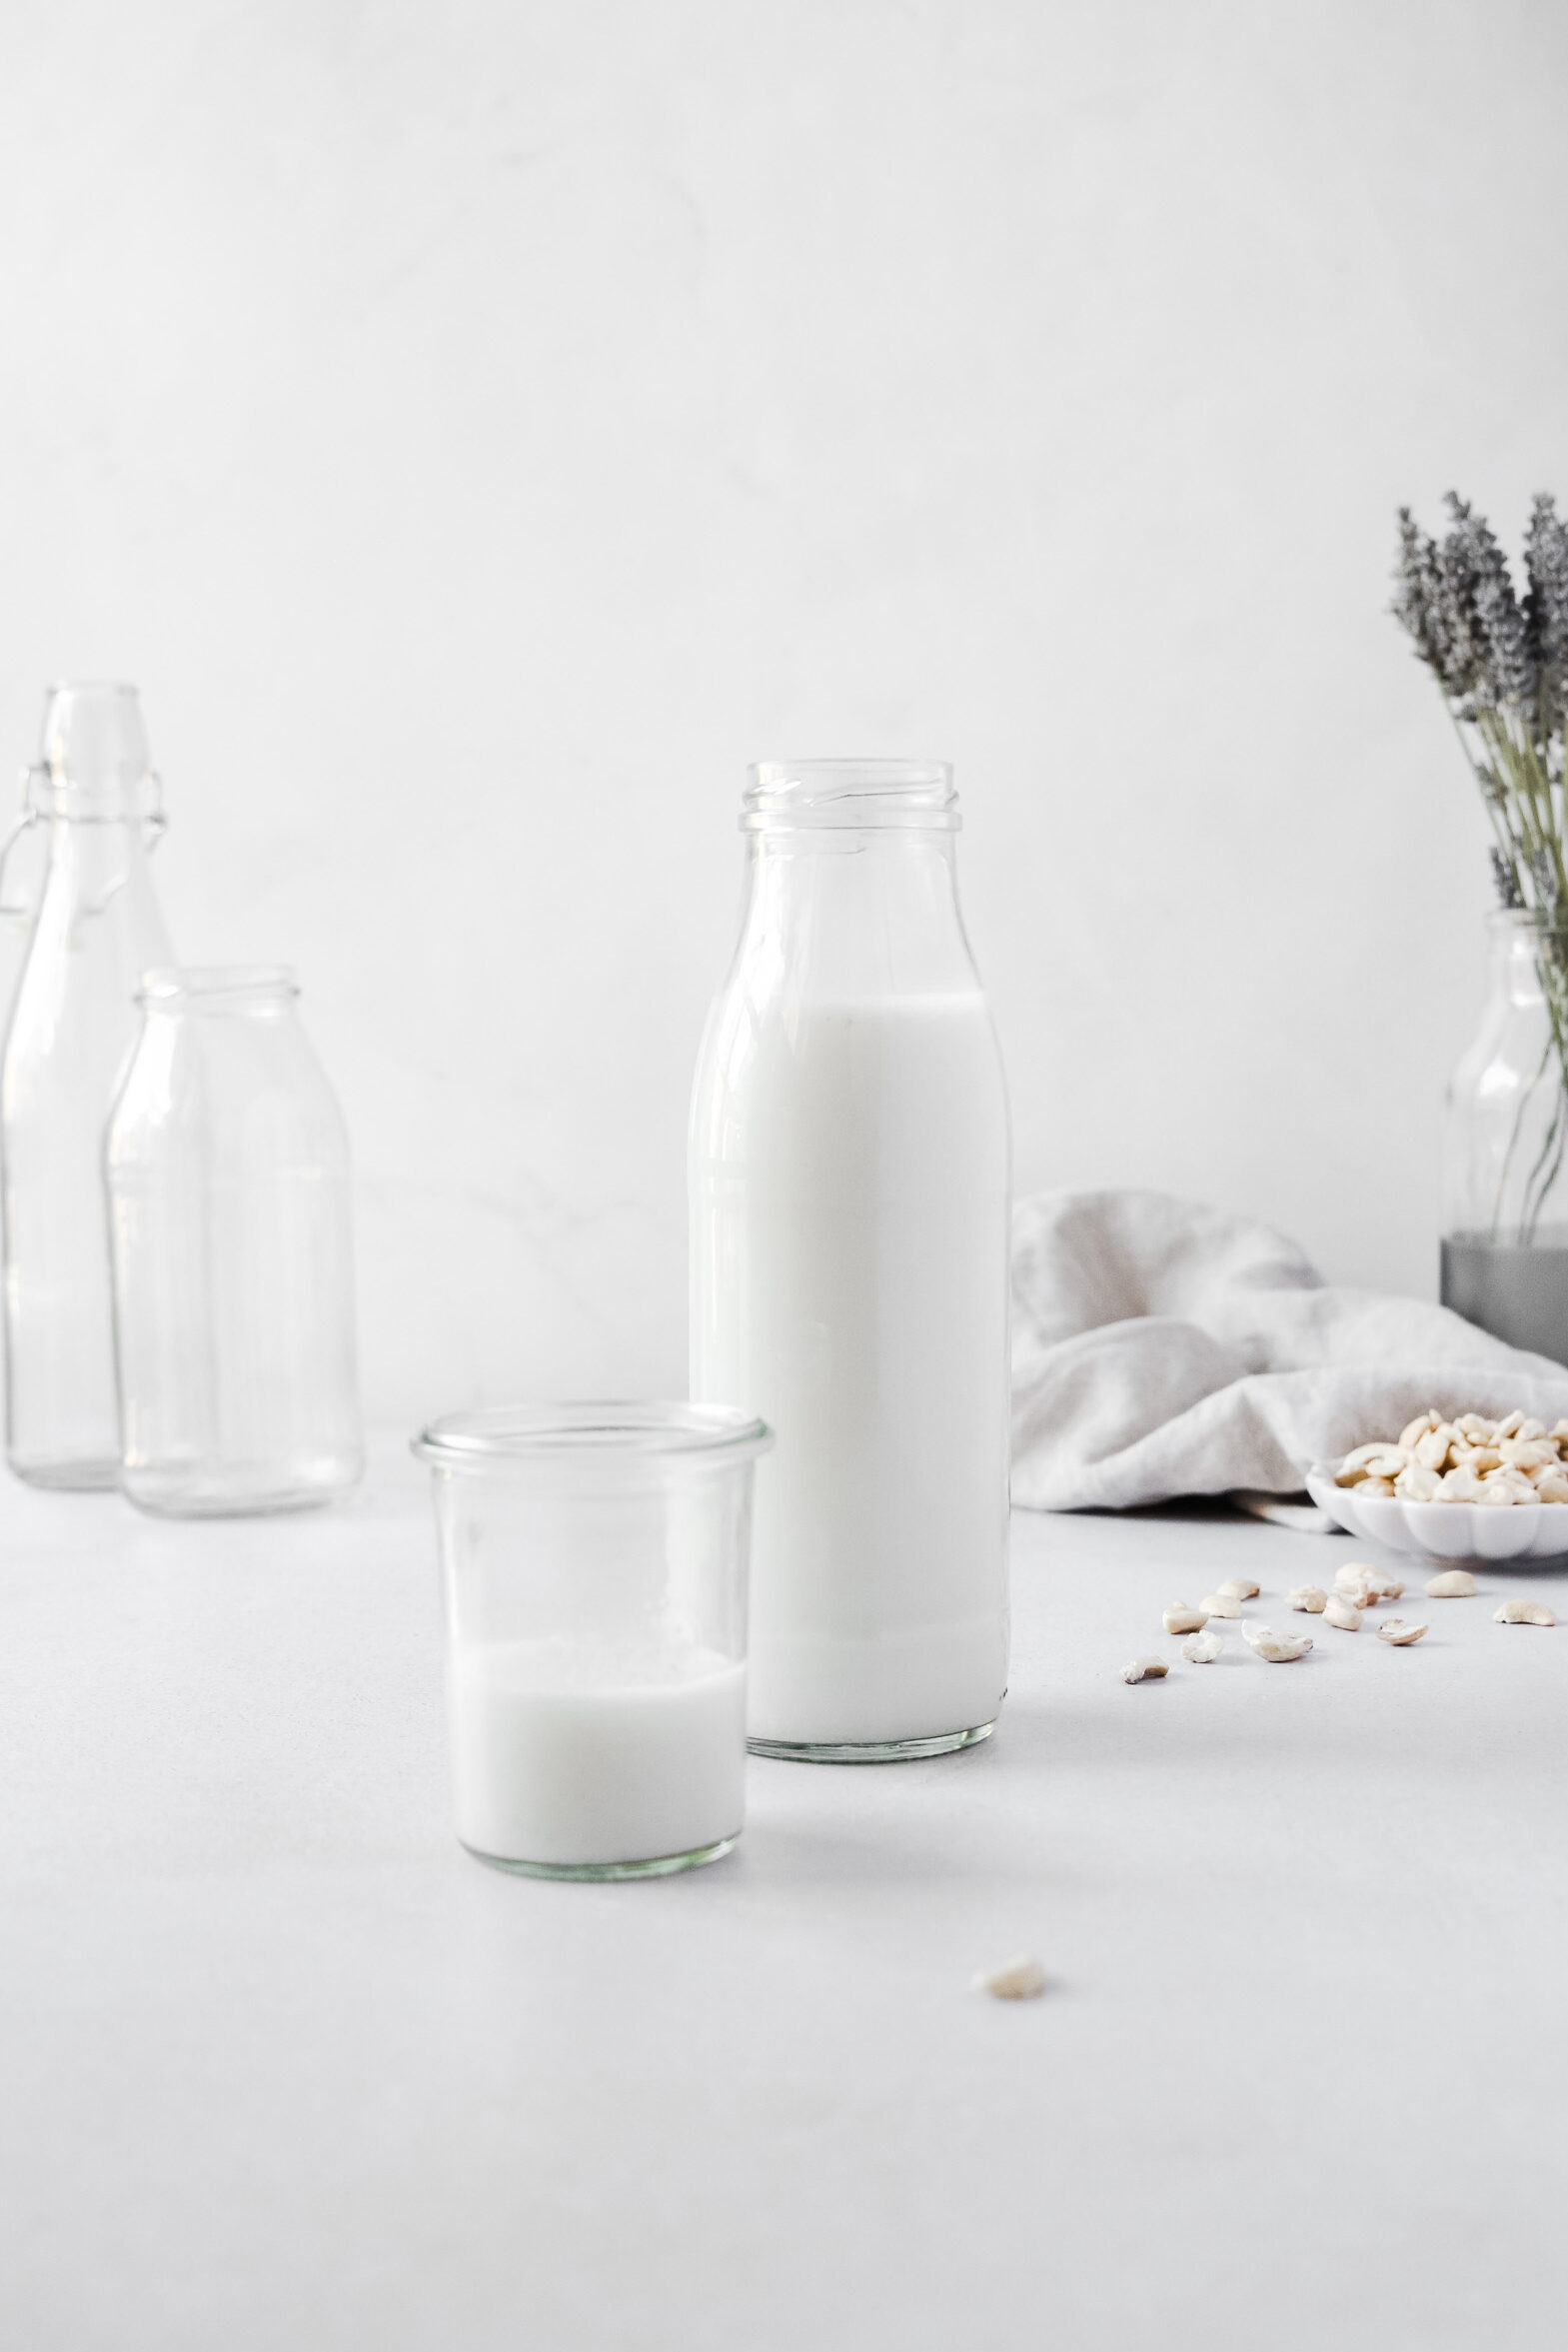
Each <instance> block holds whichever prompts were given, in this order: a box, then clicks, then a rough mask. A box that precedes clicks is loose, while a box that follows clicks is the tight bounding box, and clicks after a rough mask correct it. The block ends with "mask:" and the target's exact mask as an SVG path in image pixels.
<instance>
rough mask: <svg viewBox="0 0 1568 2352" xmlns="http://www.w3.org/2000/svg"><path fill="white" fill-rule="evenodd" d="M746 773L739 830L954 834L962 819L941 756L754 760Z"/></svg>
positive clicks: (947, 764)
mask: <svg viewBox="0 0 1568 2352" xmlns="http://www.w3.org/2000/svg"><path fill="white" fill-rule="evenodd" d="M747 773H748V776H749V778H750V782H749V784H748V786H747V789H746V792H745V793H744V794H743V796H742V805H743V808H744V810H745V815H744V816H743V817H742V819H741V825H742V829H743V831H749V832H760V831H764V830H774V829H778V828H784V827H791V826H833V827H849V828H852V829H870V828H877V829H879V828H882V827H888V828H899V827H902V828H908V827H924V828H929V829H932V830H936V831H940V832H946V833H955V832H956V831H957V830H958V827H959V825H960V823H961V819H960V818H959V816H958V812H957V806H956V804H957V798H958V796H957V794H956V792H955V791H954V789H953V782H952V766H951V763H950V762H949V761H946V760H905V759H881V758H875V759H860V758H848V759H810V760H757V761H754V762H753V764H752V766H751V768H750V769H749V770H748V772H747Z"/></svg>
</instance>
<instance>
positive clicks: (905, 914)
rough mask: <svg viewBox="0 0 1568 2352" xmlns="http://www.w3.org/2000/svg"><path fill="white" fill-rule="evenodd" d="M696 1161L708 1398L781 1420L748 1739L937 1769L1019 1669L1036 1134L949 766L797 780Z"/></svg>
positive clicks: (771, 1479)
mask: <svg viewBox="0 0 1568 2352" xmlns="http://www.w3.org/2000/svg"><path fill="white" fill-rule="evenodd" d="M741 822H742V828H743V831H744V832H745V834H746V836H747V841H748V853H749V888H748V892H747V900H746V907H745V913H744V917H743V922H742V930H741V943H740V947H739V949H738V951H737V954H736V958H735V963H734V965H733V967H732V969H731V972H730V976H729V978H728V980H727V981H726V983H725V986H724V988H723V990H722V991H721V993H720V996H719V998H718V1000H717V1002H716V1003H715V1005H714V1008H713V1011H712V1013H711V1015H710V1017H709V1023H708V1030H707V1034H706V1036H705V1039H704V1042H703V1048H702V1053H701V1056H700V1059H699V1063H698V1072H697V1084H696V1088H695V1092H694V1099H693V1107H692V1132H691V1156H690V1180H691V1218H692V1268H691V1271H692V1394H693V1397H694V1398H695V1399H697V1400H699V1401H701V1402H703V1403H713V1404H733V1405H740V1406H743V1407H744V1408H745V1409H746V1410H747V1411H749V1412H756V1413H760V1414H761V1415H762V1416H763V1417H764V1418H765V1419H766V1420H767V1421H768V1423H769V1424H770V1426H771V1427H773V1428H774V1429H775V1430H776V1431H777V1433H778V1447H777V1450H776V1452H775V1453H774V1454H773V1455H772V1457H771V1458H770V1459H768V1460H767V1461H764V1462H761V1463H759V1465H758V1478H757V1495H756V1518H755V1523H754V1534H753V1544H752V1618H751V1662H750V1669H749V1671H750V1696H749V1702H748V1727H749V1732H750V1736H751V1744H752V1746H753V1748H754V1749H755V1750H757V1751H758V1752H760V1753H763V1754H768V1755H784V1756H802V1757H812V1756H815V1757H833V1756H839V1757H844V1758H849V1759H859V1758H864V1759H873V1758H876V1757H881V1756H888V1757H890V1756H898V1755H931V1754H935V1753H938V1752H939V1751H941V1750H943V1749H946V1748H953V1747H962V1746H966V1745H968V1744H969V1743H970V1742H971V1741H973V1740H975V1739H981V1738H983V1737H984V1736H985V1735H986V1733H987V1732H988V1731H989V1730H990V1729H991V1727H992V1725H993V1724H994V1722H995V1718H996V1712H997V1708H998V1706H999V1705H1000V1702H1001V1696H1002V1692H1003V1689H1004V1687H1005V1684H1006V1678H1007V1432H1008V1383H1007V1293H1008V1222H1009V1216H1008V1207H1009V1202H1008V1184H1009V1168H1008V1128H1007V1099H1006V1089H1005V1083H1004V1080H1003V1077H1002V1069H1001V1057H1000V1054H999V1051H998V1048H997V1044H996V1037H995V1033H994V1031H993V1030H992V1027H991V1022H990V1016H989V1013H988V1012H987V1009H986V1004H985V999H984V996H983V994H982V993H981V989H980V984H979V979H978V977H977V975H976V973H975V969H974V965H973V961H972V959H971V957H970V954H969V948H968V942H967V941H966V939H965V938H964V933H963V926H962V922H961V920H960V918H959V914H958V902H957V896H956V890H955V885H954V873H953V848H954V836H955V834H956V832H957V829H958V823H959V820H958V815H957V811H956V809H955V807H954V794H953V790H952V783H951V776H950V772H949V770H948V769H947V768H946V767H945V766H943V765H941V764H940V763H936V762H926V761H902V760H896V761H895V760H809V761H777V762H776V761H769V762H765V763H763V764H762V765H761V766H759V767H756V768H754V769H753V771H752V783H751V789H750V790H749V791H748V793H747V795H746V800H745V814H744V816H743V818H742V821H741Z"/></svg>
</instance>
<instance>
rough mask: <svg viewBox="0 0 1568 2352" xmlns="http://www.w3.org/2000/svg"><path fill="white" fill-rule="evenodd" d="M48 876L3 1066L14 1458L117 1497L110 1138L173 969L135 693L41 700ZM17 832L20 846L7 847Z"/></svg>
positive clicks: (39, 1473) (40, 799)
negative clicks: (164, 968) (153, 986)
mask: <svg viewBox="0 0 1568 2352" xmlns="http://www.w3.org/2000/svg"><path fill="white" fill-rule="evenodd" d="M35 825H38V826H42V827H44V828H45V829H46V832H47V842H48V863H47V866H46V868H45V872H44V880H43V890H42V896H41V898H40V901H39V905H38V912H37V915H36V917H35V919H34V922H33V928H32V937H31V939H30V941H29V943H28V949H27V954H26V958H25V960H24V962H23V965H22V970H21V976H20V978H19V980H18V983H17V991H16V997H15V1001H14V1003H13V1006H12V1010H11V1020H10V1026H9V1028H8V1030H7V1033H6V1040H5V1053H4V1061H3V1065H0V1155H3V1187H0V1188H3V1201H4V1250H5V1351H6V1452H7V1457H8V1459H9V1461H10V1464H11V1467H12V1469H13V1470H15V1471H16V1472H17V1473H18V1475H19V1476H21V1477H23V1478H27V1479H30V1480H31V1481H32V1482H33V1484H35V1485H39V1486H66V1487H97V1486H113V1485H114V1484H115V1482H116V1480H117V1478H118V1475H119V1464H120V1445H119V1431H118V1416H117V1411H116V1402H115V1379H114V1340H113V1322H112V1313H111V1306H110V1283H109V1237H108V1218H107V1211H106V1205H105V1199H104V1183H103V1139H104V1128H105V1124H106V1121H107V1119H108V1114H109V1107H110V1103H111V1101H112V1099H113V1096H114V1092H115V1087H116V1084H117V1082H118V1080H119V1077H120V1072H121V1066H122V1064H123V1063H124V1061H125V1059H126V1056H127V1054H128V1053H129V1051H130V1048H131V1046H132V1044H133V1042H134V1040H135V1038H136V1035H137V1031H138V1029H139V1026H140V1015H139V1013H138V1010H137V1006H136V989H137V983H138V980H139V977H140V975H141V974H142V972H144V971H145V970H146V969H147V968H148V966H150V965H161V964H168V963H170V962H171V961H172V958H171V955H170V949H169V942H168V939H167V937H166V935H165V932H164V928H163V923H162V920H161V918H160V916H159V913H158V905H157V901H156V899H155V898H154V895H153V886H152V878H151V876H150V874H149V872H148V865H147V856H148V851H149V849H150V848H151V846H152V844H153V842H154V841H155V840H156V839H157V837H158V834H159V833H160V832H161V831H162V828H163V815H162V811H161V807H160V791H159V784H158V779H157V778H156V777H155V776H154V775H153V773H152V771H151V769H150V767H149V765H148V756H147V734H146V729H145V728H144V726H143V724H142V714H141V706H140V704H139V702H138V700H137V694H136V689H135V688H134V687H133V686H117V685H108V684H102V683H99V682H96V681H94V682H91V683H81V682H72V683H68V684H65V685H61V686H56V687H53V688H51V690H50V692H49V695H48V698H47V700H46V702H45V705H44V725H43V739H42V743H41V746H40V750H39V756H38V759H37V761H36V762H35V763H34V765H33V766H32V767H31V768H30V769H29V770H28V772H27V775H26V778H25V782H24V795H23V805H22V821H21V826H20V827H19V828H18V833H20V832H21V831H23V830H24V829H26V828H29V827H31V826H35ZM16 838H17V837H16V836H15V835H13V837H12V840H13V844H14V842H15V840H16Z"/></svg>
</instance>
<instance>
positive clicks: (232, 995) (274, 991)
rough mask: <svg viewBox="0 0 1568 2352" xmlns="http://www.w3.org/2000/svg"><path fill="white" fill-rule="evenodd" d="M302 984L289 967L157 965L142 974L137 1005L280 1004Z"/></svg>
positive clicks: (217, 1007) (213, 1008)
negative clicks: (260, 1002) (258, 1001)
mask: <svg viewBox="0 0 1568 2352" xmlns="http://www.w3.org/2000/svg"><path fill="white" fill-rule="evenodd" d="M299 993H300V984H299V982H298V981H297V980H296V979H295V977H294V967H293V966H292V965H290V964H155V965H153V966H151V967H150V969H149V970H148V971H146V972H144V973H143V974H142V980H141V986H140V988H138V990H137V992H136V1002H137V1003H138V1005H158V1006H164V1005H174V1004H179V1003H194V1004H197V1005H200V1006H202V1007H203V1009H204V1010H211V1011H215V1012H221V1011H222V1010H223V1009H224V1008H225V1007H226V1006H228V1005H233V1004H236V1003H247V1002H248V1003H252V1004H254V1003H255V1002H256V1001H257V1000H258V999H259V1000H261V1001H262V1002H264V1003H269V1004H277V1003H281V1002H283V1001H284V1000H285V999H288V998H292V997H297V996H298V995H299Z"/></svg>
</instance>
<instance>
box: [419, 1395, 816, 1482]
mask: <svg viewBox="0 0 1568 2352" xmlns="http://www.w3.org/2000/svg"><path fill="white" fill-rule="evenodd" d="M773 1442H774V1433H773V1430H772V1429H771V1428H770V1427H769V1426H768V1423H767V1422H766V1421H763V1420H759V1419H758V1417H757V1415H756V1414H755V1413H749V1412H744V1411H742V1410H741V1409H740V1408H739V1407H738V1406H735V1405H728V1404H680V1403H666V1402H663V1401H659V1400H640V1399H636V1398H626V1397H612V1398H607V1399H605V1400H604V1401H597V1400H585V1401H581V1402H568V1403H560V1404H502V1405H489V1406H481V1407H478V1408H477V1409H474V1410H471V1411H468V1412H449V1413H443V1414H442V1415H441V1416H440V1418H439V1419H437V1420H433V1421H431V1422H430V1423H429V1424H428V1425H427V1426H426V1427H425V1428H423V1429H422V1430H421V1431H420V1433H419V1435H418V1436H417V1437H416V1438H414V1440H413V1450H414V1452H415V1453H416V1454H418V1455H419V1457H420V1459H421V1460H423V1461H428V1462H430V1463H431V1464H432V1466H433V1467H436V1468H440V1469H465V1468H466V1469H485V1468H487V1467H489V1466H491V1465H492V1464H498V1463H503V1462H519V1461H533V1460H538V1459H541V1458H550V1459H554V1460H558V1461H559V1460H561V1459H563V1458H565V1457H570V1456H574V1455H575V1456H577V1457H578V1458H579V1459H585V1458H587V1459H599V1460H604V1459H606V1458H613V1459H626V1458H645V1459H646V1458H647V1457H648V1456H650V1455H672V1454H683V1455H692V1454H707V1455H722V1456H723V1457H724V1458H725V1459H726V1460H729V1461H736V1460H742V1459H745V1458H746V1457H748V1456H750V1455H753V1454H758V1453H766V1452H767V1450H768V1448H769V1447H770V1446H771V1445H772V1444H773Z"/></svg>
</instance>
